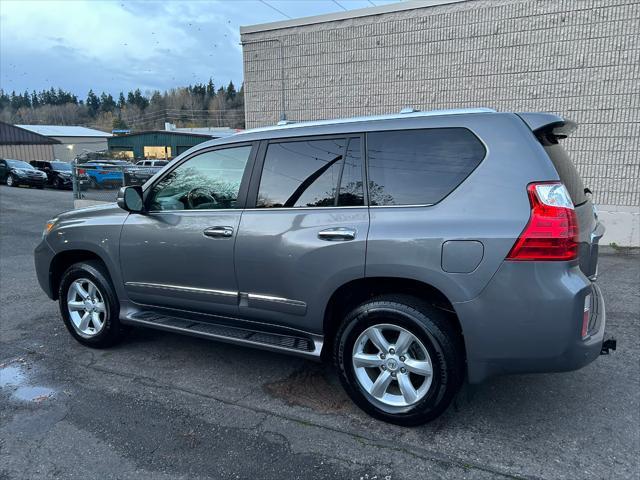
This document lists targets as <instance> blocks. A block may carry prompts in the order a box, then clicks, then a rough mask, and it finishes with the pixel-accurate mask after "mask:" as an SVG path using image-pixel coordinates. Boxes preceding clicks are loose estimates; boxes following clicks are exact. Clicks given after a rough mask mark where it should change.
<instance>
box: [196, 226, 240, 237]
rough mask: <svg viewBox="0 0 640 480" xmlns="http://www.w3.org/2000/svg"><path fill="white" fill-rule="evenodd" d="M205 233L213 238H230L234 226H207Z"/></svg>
mask: <svg viewBox="0 0 640 480" xmlns="http://www.w3.org/2000/svg"><path fill="white" fill-rule="evenodd" d="M203 233H204V235H205V236H206V237H212V238H229V237H232V236H233V228H232V227H209V228H205V230H204V232H203Z"/></svg>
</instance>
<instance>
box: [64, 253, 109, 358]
mask: <svg viewBox="0 0 640 480" xmlns="http://www.w3.org/2000/svg"><path fill="white" fill-rule="evenodd" d="M79 278H86V279H88V280H91V281H92V282H93V283H94V284H95V285H96V287H98V289H99V290H100V293H101V294H102V297H103V299H104V302H105V307H106V315H105V324H104V327H103V328H102V330H101V331H100V333H98V334H97V335H95V336H93V337H89V338H87V337H83V336H82V335H80V334H79V333H78V332H77V331H76V329H75V327H74V325H73V321H72V320H71V317H70V315H69V311H68V309H67V294H68V291H69V286H70V285H71V284H72V283H73V282H74V281H75V280H77V279H79ZM58 298H59V302H58V303H59V305H60V314H61V316H62V320H63V321H64V324H65V326H66V327H67V330H69V333H71V335H72V336H73V338H75V339H76V340H77V341H78V342H80V343H82V344H84V345H88V346H91V347H96V348H101V347H105V346H108V345H110V344H111V343H113V342H114V341H115V339H116V338H117V337H118V334H119V332H120V321H119V318H118V316H119V310H120V309H119V303H118V300H117V297H116V295H115V291H114V289H113V286H112V285H111V282H110V281H109V279H108V278H107V277H106V276H105V274H104V273H103V272H102V271H101V269H100V268H99V267H97V265H94V264H92V263H79V264H75V265H72V266H71V267H69V269H68V270H67V271H66V272H65V273H64V275H63V277H62V280H61V281H60V288H59V291H58Z"/></svg>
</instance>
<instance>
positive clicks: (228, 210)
mask: <svg viewBox="0 0 640 480" xmlns="http://www.w3.org/2000/svg"><path fill="white" fill-rule="evenodd" d="M252 150H253V146H252V145H251V144H243V145H234V146H233V147H229V146H226V147H224V148H217V149H212V150H207V151H205V152H199V153H197V154H195V155H194V156H193V157H191V158H189V159H187V160H186V161H184V162H181V163H180V164H179V165H178V166H177V167H175V168H173V169H172V170H170V171H169V172H167V174H165V175H164V176H163V177H161V178H160V179H159V180H158V181H157V182H155V184H154V185H152V186H151V187H150V188H149V189H147V191H145V205H146V209H147V211H146V213H145V214H131V215H129V217H128V218H127V220H126V221H125V223H124V226H123V229H122V234H121V238H120V261H121V269H122V273H123V278H124V282H125V289H126V291H127V293H128V295H129V298H130V299H131V300H132V301H133V302H136V303H138V304H144V305H149V306H155V307H165V308H174V309H180V310H187V311H193V312H200V313H208V314H218V315H236V314H237V311H238V285H237V282H236V276H235V272H234V262H233V249H234V243H235V241H236V234H237V231H238V224H239V222H240V215H241V212H242V207H243V205H244V201H245V199H246V192H247V184H248V178H249V176H250V173H251V172H250V169H251V161H250V160H251V158H252Z"/></svg>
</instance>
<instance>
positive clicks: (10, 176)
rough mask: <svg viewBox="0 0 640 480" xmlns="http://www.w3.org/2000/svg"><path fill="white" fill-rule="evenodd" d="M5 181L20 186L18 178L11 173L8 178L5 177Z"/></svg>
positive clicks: (13, 185) (11, 185)
mask: <svg viewBox="0 0 640 480" xmlns="http://www.w3.org/2000/svg"><path fill="white" fill-rule="evenodd" d="M4 181H5V183H6V184H7V185H8V186H9V187H17V186H19V184H18V180H17V179H16V177H15V176H14V175H12V174H11V173H10V174H9V175H7V178H5V180H4Z"/></svg>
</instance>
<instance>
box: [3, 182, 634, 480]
mask: <svg viewBox="0 0 640 480" xmlns="http://www.w3.org/2000/svg"><path fill="white" fill-rule="evenodd" d="M71 204H72V201H71V194H70V193H69V192H58V191H51V190H44V191H39V190H29V189H25V188H12V189H10V188H8V187H6V186H0V479H23V478H25V479H27V478H28V479H32V478H47V479H48V478H79V479H92V478H95V479H112V478H114V479H115V478H136V479H147V478H148V479H151V478H153V479H187V478H188V479H197V478H212V479H238V478H239V479H244V478H265V479H288V478H300V479H311V478H335V479H357V480H360V479H362V480H365V479H366V480H369V479H380V480H383V479H394V480H395V479H423V478H424V479H427V478H428V479H437V478H472V479H476V478H548V479H577V478H638V472H639V471H640V465H639V460H638V459H639V458H640V405H639V398H640V395H639V394H640V351H639V349H640V342H639V339H640V327H639V321H640V255H637V254H621V253H615V252H614V251H613V250H607V252H606V253H604V254H602V255H601V257H600V278H599V280H598V282H599V283H600V286H601V288H602V290H603V293H604V296H605V300H606V302H607V314H608V333H610V334H613V335H614V336H616V337H617V339H618V351H616V352H615V353H613V354H612V355H609V356H602V357H600V358H599V359H597V360H596V361H595V362H594V363H593V364H591V365H589V366H587V367H586V368H584V369H582V370H579V371H576V372H569V373H561V374H540V375H524V376H512V377H503V378H497V379H493V380H491V381H489V382H487V383H485V384H483V385H481V386H478V387H474V388H468V387H466V388H464V389H463V391H462V392H461V394H460V395H459V396H458V398H457V399H456V401H455V403H454V405H453V406H452V407H451V408H450V409H449V410H448V411H447V412H446V413H445V414H444V415H443V416H442V417H441V418H439V419H438V420H436V421H435V422H432V423H431V424H429V425H426V426H423V427H419V428H413V429H409V428H401V427H396V426H392V425H388V424H384V423H381V422H379V421H376V420H373V419H371V418H370V417H368V416H366V415H365V414H363V413H362V412H360V411H359V410H358V409H357V408H355V407H354V406H353V405H352V404H351V402H350V401H349V399H348V398H346V396H345V394H344V393H343V391H342V390H341V388H340V386H339V385H338V381H337V379H336V377H335V375H334V373H333V371H332V369H331V367H330V366H328V365H322V364H315V363H311V362H308V361H306V360H301V359H297V358H292V357H287V356H284V355H280V354H275V353H269V352H263V351H259V350H252V349H247V348H241V347H236V346H231V345H225V344H221V343H213V342H208V341H205V340H199V339H195V338H190V337H183V336H178V335H175V334H169V333H163V332H158V331H152V330H143V329H136V330H134V331H133V332H132V333H131V334H130V335H129V336H128V337H127V339H126V340H125V341H124V342H123V343H121V344H120V345H118V346H117V347H115V348H112V349H109V350H91V349H88V348H85V347H82V346H81V345H79V344H78V343H76V342H75V341H74V340H73V339H72V338H71V337H70V336H69V335H68V333H67V332H66V330H65V328H64V326H63V324H62V322H61V320H60V319H59V313H58V307H57V304H56V303H54V302H52V301H50V300H49V299H48V298H47V297H46V296H45V294H44V293H43V292H42V291H41V290H40V288H39V287H38V285H37V282H36V277H35V271H34V267H33V256H32V252H33V248H34V247H35V245H36V244H37V243H38V241H39V239H40V235H41V231H42V227H43V225H44V222H45V221H46V220H47V219H49V218H51V217H53V216H55V214H56V213H58V212H60V211H63V210H67V209H69V208H71ZM604 241H605V242H606V237H605V240H604Z"/></svg>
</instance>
